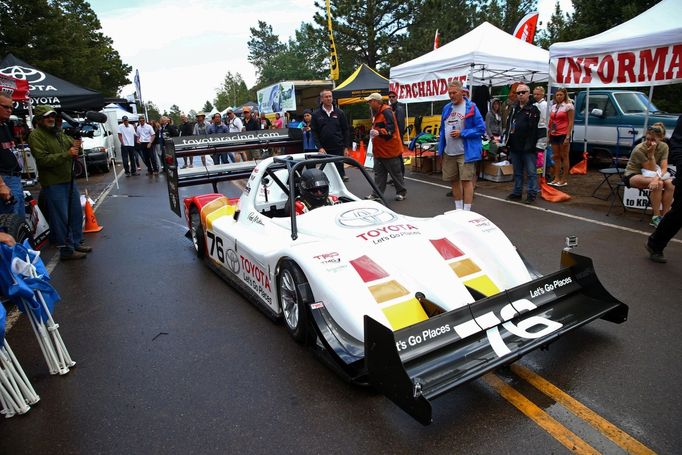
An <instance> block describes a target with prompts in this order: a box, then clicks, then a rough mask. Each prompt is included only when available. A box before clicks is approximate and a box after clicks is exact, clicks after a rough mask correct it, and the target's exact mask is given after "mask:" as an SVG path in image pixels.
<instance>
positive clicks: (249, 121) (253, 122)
mask: <svg viewBox="0 0 682 455" xmlns="http://www.w3.org/2000/svg"><path fill="white" fill-rule="evenodd" d="M242 112H243V113H244V120H243V123H244V127H243V128H242V131H258V130H259V129H260V121H259V120H258V119H256V117H254V116H253V114H252V113H251V106H244V107H242ZM239 156H241V157H242V159H244V160H246V159H247V156H246V152H240V153H239ZM251 156H252V158H253V159H254V160H257V159H260V156H261V151H260V150H258V149H253V150H251Z"/></svg>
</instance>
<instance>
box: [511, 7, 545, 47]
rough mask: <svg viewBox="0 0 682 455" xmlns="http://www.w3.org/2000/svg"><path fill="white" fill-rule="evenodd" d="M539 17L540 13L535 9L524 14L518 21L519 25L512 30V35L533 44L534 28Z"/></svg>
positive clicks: (536, 26)
mask: <svg viewBox="0 0 682 455" xmlns="http://www.w3.org/2000/svg"><path fill="white" fill-rule="evenodd" d="M539 17H540V13H538V12H537V11H536V12H534V13H528V14H526V15H525V16H524V17H523V19H521V20H520V21H519V25H517V26H516V30H514V33H513V35H514V36H515V37H516V38H518V39H520V40H523V41H526V42H527V43H530V44H533V38H535V30H536V29H537V28H538V18H539Z"/></svg>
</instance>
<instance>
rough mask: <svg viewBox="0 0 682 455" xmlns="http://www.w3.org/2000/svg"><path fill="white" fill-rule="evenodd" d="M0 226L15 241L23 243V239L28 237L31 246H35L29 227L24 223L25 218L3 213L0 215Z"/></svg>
mask: <svg viewBox="0 0 682 455" xmlns="http://www.w3.org/2000/svg"><path fill="white" fill-rule="evenodd" d="M0 227H1V228H3V229H4V230H5V232H7V233H8V234H9V235H11V236H12V237H14V240H16V242H17V243H23V241H24V240H26V239H28V243H29V244H30V245H31V247H34V246H35V245H34V243H33V232H31V228H30V227H29V225H28V224H27V223H26V220H25V219H22V218H21V217H20V216H19V215H16V214H14V213H4V214H2V215H0Z"/></svg>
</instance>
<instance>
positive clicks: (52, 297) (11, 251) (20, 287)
mask: <svg viewBox="0 0 682 455" xmlns="http://www.w3.org/2000/svg"><path fill="white" fill-rule="evenodd" d="M27 256H28V260H27ZM15 258H16V259H18V260H20V261H22V262H30V263H32V264H33V266H34V267H35V273H34V275H36V276H35V277H31V276H25V275H23V274H21V273H14V272H13V271H12V261H13V260H14V259H15ZM35 291H40V292H41V294H42V295H43V299H44V300H45V303H46V304H47V307H48V309H49V311H50V313H53V312H54V306H55V304H56V303H57V302H58V301H59V300H60V299H61V298H60V297H59V294H58V293H57V291H56V289H55V288H54V287H52V285H51V284H50V275H49V274H48V273H47V269H46V268H45V265H44V264H43V261H42V260H41V259H40V257H38V253H37V252H35V251H33V250H30V249H29V245H28V243H27V242H24V244H23V245H20V244H16V245H15V246H14V247H12V248H10V247H9V246H7V245H5V244H4V243H2V244H0V293H2V294H3V295H6V296H7V297H9V299H10V300H11V301H12V302H13V303H14V304H15V305H16V306H17V308H19V310H20V311H21V312H23V313H25V312H26V310H27V308H25V306H24V303H26V304H27V305H28V306H29V307H30V308H31V310H32V311H33V312H34V314H39V315H40V318H41V320H43V321H47V319H48V317H47V313H45V310H44V309H43V306H42V305H41V303H40V301H39V300H38V298H37V297H36V295H35ZM3 327H4V321H3Z"/></svg>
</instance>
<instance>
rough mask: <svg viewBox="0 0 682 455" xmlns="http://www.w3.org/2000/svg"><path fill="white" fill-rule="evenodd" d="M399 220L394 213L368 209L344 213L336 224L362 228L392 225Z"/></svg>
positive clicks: (373, 208)
mask: <svg viewBox="0 0 682 455" xmlns="http://www.w3.org/2000/svg"><path fill="white" fill-rule="evenodd" d="M397 218H398V217H397V216H395V215H394V214H393V213H390V212H387V211H386V210H383V209H380V208H377V207H366V208H360V209H353V210H348V211H346V212H343V213H342V214H340V215H339V217H338V218H337V219H336V222H337V224H338V225H339V226H343V227H347V228H360V227H367V226H377V225H379V224H384V223H390V222H391V221H393V220H395V219H397Z"/></svg>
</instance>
